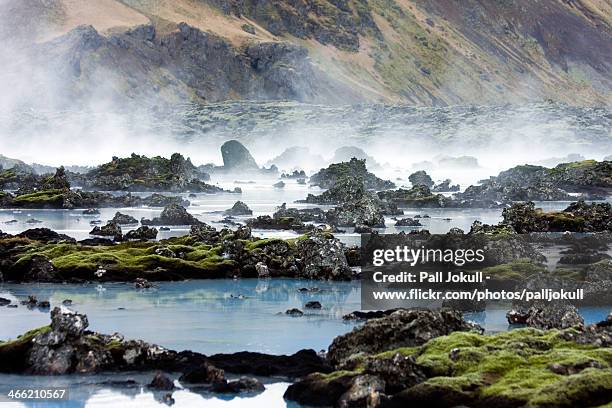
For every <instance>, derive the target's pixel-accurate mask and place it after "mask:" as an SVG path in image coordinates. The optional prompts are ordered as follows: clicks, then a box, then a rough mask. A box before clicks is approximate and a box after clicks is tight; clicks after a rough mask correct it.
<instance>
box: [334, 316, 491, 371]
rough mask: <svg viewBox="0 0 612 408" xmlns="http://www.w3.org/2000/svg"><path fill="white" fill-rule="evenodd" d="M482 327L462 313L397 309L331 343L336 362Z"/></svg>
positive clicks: (418, 343) (416, 344)
mask: <svg viewBox="0 0 612 408" xmlns="http://www.w3.org/2000/svg"><path fill="white" fill-rule="evenodd" d="M469 330H478V331H482V329H481V328H480V327H479V326H477V325H475V324H473V323H469V322H467V321H465V320H464V319H463V316H462V315H461V313H460V312H457V311H452V310H446V309H442V310H440V311H431V310H403V309H400V310H397V311H395V312H393V313H391V314H390V315H388V316H385V317H382V318H380V319H371V320H368V321H366V322H365V324H364V325H363V326H360V327H357V328H355V329H353V331H351V332H350V333H347V334H344V335H341V336H338V337H336V338H335V339H334V341H333V342H332V344H331V345H330V346H329V350H328V359H329V361H330V362H331V363H332V364H333V365H337V364H339V363H341V362H342V361H343V360H345V359H347V358H348V357H350V356H351V355H353V354H356V353H368V354H373V353H378V352H382V351H385V350H391V349H394V348H399V347H412V346H418V345H421V344H424V343H426V342H427V341H429V340H431V339H433V338H435V337H439V336H444V335H447V334H449V333H451V332H454V331H469Z"/></svg>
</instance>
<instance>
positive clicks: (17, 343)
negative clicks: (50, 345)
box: [0, 326, 51, 352]
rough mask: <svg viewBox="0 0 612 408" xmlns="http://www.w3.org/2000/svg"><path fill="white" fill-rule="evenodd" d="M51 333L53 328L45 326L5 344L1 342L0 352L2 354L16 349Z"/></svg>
mask: <svg viewBox="0 0 612 408" xmlns="http://www.w3.org/2000/svg"><path fill="white" fill-rule="evenodd" d="M49 331H51V326H43V327H39V328H37V329H33V330H30V331H27V332H25V333H24V334H22V335H21V336H19V337H17V338H16V339H15V340H8V341H5V342H0V352H2V351H3V350H5V349H8V348H11V347H16V346H21V345H24V344H27V343H29V342H30V341H32V339H33V338H34V337H36V336H37V335H39V334H43V333H47V332H49Z"/></svg>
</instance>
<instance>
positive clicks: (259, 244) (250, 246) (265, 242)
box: [244, 238, 285, 251]
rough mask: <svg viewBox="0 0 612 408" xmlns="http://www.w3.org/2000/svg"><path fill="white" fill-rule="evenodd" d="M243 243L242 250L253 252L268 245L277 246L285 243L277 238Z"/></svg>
mask: <svg viewBox="0 0 612 408" xmlns="http://www.w3.org/2000/svg"><path fill="white" fill-rule="evenodd" d="M244 242H245V245H244V248H245V249H246V250H247V251H253V250H255V249H258V248H264V247H266V246H268V245H271V244H278V243H281V242H285V241H283V240H282V239H279V238H265V239H258V240H256V241H244Z"/></svg>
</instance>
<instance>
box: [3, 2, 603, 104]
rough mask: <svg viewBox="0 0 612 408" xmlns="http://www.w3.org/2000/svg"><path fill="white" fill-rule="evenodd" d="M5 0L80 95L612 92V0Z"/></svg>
mask: <svg viewBox="0 0 612 408" xmlns="http://www.w3.org/2000/svg"><path fill="white" fill-rule="evenodd" d="M0 1H2V3H3V4H4V5H9V6H10V7H4V10H5V11H4V12H3V13H2V14H0V19H2V22H3V23H8V24H3V26H4V28H3V29H0V39H1V40H2V41H3V42H8V43H12V44H15V43H17V41H18V40H19V39H22V40H23V39H24V38H25V39H27V40H29V41H30V42H36V44H37V45H35V46H32V47H33V48H34V49H35V50H36V51H35V55H36V57H37V58H31V56H30V55H29V54H28V55H27V58H22V59H19V58H15V59H14V60H16V61H27V62H29V63H40V61H41V60H43V61H44V60H45V59H47V58H51V59H52V60H53V61H55V62H56V63H58V64H59V66H61V68H59V66H58V65H54V70H53V74H54V75H55V73H56V72H60V73H62V76H61V81H55V77H53V80H51V81H48V82H51V83H52V84H53V85H57V87H56V88H55V89H54V90H53V91H50V92H49V93H51V94H53V95H55V94H57V92H56V91H57V90H58V88H61V89H63V90H65V92H66V94H67V95H69V97H68V98H67V99H68V100H69V101H72V100H74V99H77V100H78V99H81V98H85V97H86V96H87V95H89V94H90V93H94V94H97V95H98V97H100V95H102V93H101V92H99V89H98V88H99V80H100V78H104V79H105V82H107V84H106V85H105V88H106V91H108V92H107V93H108V95H110V96H111V97H112V99H113V100H116V99H128V100H135V99H138V98H144V97H147V98H149V97H152V98H155V99H156V100H159V101H160V102H164V101H165V102H169V101H170V102H176V101H183V100H195V101H206V102H210V101H220V100H226V99H293V100H300V101H307V102H323V103H340V102H360V101H382V102H403V103H410V104H424V105H448V104H464V103H475V104H499V103H506V102H512V103H522V102H526V101H534V100H542V99H552V100H556V101H561V102H567V103H570V104H577V105H610V104H612V100H611V99H610V95H611V91H612V78H611V75H610V72H611V67H612V41H611V40H612V29H611V21H610V19H611V17H610V16H611V15H612V6H611V5H610V2H609V1H607V0H547V1H539V2H536V1H526V0H464V1H457V0H419V1H411V0H283V1H272V0H230V1H222V0H174V1H171V0H123V1H119V0H104V1H99V2H98V1H97V2H79V1H76V0H19V1H18V0H0ZM6 10H9V11H8V12H7V11H6ZM7 16H9V17H10V19H8V20H10V21H6V20H7ZM32 21H35V22H36V24H32V23H31V22H32ZM11 22H12V25H11V24H10V23H11ZM181 23H186V24H181ZM143 24H145V25H146V26H147V28H137V29H136V27H138V26H141V25H143ZM78 25H90V26H92V27H93V28H91V29H84V28H82V27H81V28H78V29H76V31H75V27H77V26H78ZM186 27H189V28H188V29H187V28H186ZM70 30H73V31H72V32H70ZM187 32H189V34H188V35H187V34H186V33H187ZM135 33H138V34H135ZM143 33H146V35H143ZM79 36H80V37H79ZM83 36H86V37H87V36H89V37H92V38H93V37H95V38H97V40H96V41H95V42H94V44H93V46H92V44H91V43H90V42H88V41H84V40H82V37H83ZM179 37H184V38H182V39H181V40H178V38H179ZM186 37H189V39H190V40H189V41H187V40H188V38H186ZM75 38H77V39H76V40H75ZM79 38H81V39H79ZM190 41H191V42H190ZM279 43H280V44H279ZM186 44H187V45H186ZM204 49H206V50H208V51H204ZM202 53H203V54H204V55H206V56H207V58H202V57H201V55H200V54H202ZM66 61H67V66H68V67H69V68H70V69H67V68H66ZM62 64H64V65H62ZM44 65H46V64H43V66H44ZM17 66H18V65H17ZM66 72H69V74H68V75H65V74H66ZM75 72H76V73H78V75H75ZM44 78H45V79H47V75H44ZM94 79H95V80H94ZM111 80H112V83H110V81H111ZM43 82H44V81H41V84H42V85H41V88H44V85H45V84H44V83H43ZM109 83H110V85H109ZM96 90H97V91H98V92H97V93H96V92H93V91H96ZM39 91H40V89H39ZM105 96H106V94H105Z"/></svg>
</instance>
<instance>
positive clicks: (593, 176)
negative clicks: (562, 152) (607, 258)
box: [456, 160, 612, 202]
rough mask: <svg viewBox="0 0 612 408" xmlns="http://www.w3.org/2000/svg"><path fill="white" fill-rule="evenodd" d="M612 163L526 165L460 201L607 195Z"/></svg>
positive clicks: (460, 196)
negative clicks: (550, 165) (554, 165)
mask: <svg viewBox="0 0 612 408" xmlns="http://www.w3.org/2000/svg"><path fill="white" fill-rule="evenodd" d="M611 172H612V163H610V162H607V161H603V162H597V161H595V160H585V161H582V162H574V163H563V164H559V165H558V166H557V167H554V168H552V169H549V168H546V167H542V166H533V165H524V166H516V167H513V168H511V169H509V170H506V171H503V172H501V173H499V175H498V176H496V177H491V178H489V179H487V180H483V181H482V182H481V184H480V185H477V186H470V187H468V188H467V189H466V190H465V192H463V193H460V194H457V195H456V197H457V198H458V199H460V200H469V199H472V200H493V201H500V202H508V201H555V200H571V199H572V196H571V195H570V194H569V193H584V194H587V195H595V196H598V195H601V194H603V195H605V194H608V193H609V192H610V191H612V180H610V177H609V175H610V173H611Z"/></svg>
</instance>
